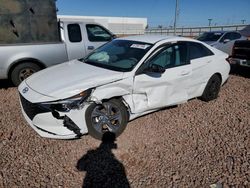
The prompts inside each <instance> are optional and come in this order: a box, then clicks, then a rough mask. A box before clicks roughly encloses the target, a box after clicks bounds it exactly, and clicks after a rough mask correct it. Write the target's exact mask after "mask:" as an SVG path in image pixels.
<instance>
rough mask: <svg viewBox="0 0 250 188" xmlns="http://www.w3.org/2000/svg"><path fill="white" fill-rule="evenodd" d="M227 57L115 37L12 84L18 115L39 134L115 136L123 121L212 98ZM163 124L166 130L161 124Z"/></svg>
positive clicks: (200, 47)
mask: <svg viewBox="0 0 250 188" xmlns="http://www.w3.org/2000/svg"><path fill="white" fill-rule="evenodd" d="M226 58H227V55H226V54H225V53H223V52H221V51H219V50H217V49H215V48H213V47H210V46H208V45H206V44H204V43H202V42H199V41H196V40H192V39H187V38H181V37H166V36H133V37H126V38H120V39H115V40H113V41H111V42H109V43H107V44H105V45H103V46H102V47H100V48H98V49H97V50H95V51H94V52H93V53H92V54H90V55H89V56H88V57H86V58H84V59H80V60H74V61H70V62H68V63H64V64H61V65H57V66H54V67H51V68H48V69H45V70H43V71H40V72H38V73H35V74H34V75H32V76H31V77H29V78H27V79H26V80H25V81H23V82H22V84H21V85H20V86H19V92H20V101H21V106H22V112H23V115H24V117H25V119H26V120H27V122H28V123H29V124H30V126H31V127H32V128H33V129H34V130H35V131H36V132H37V133H38V134H39V135H41V136H42V137H47V138H57V139H72V138H76V137H80V136H82V135H84V134H87V133H89V134H90V135H91V136H93V137H94V138H97V139H101V137H102V135H103V133H105V132H106V131H111V132H114V133H115V134H116V136H119V135H120V134H121V133H122V132H123V131H124V129H125V127H126V125H127V123H128V121H130V120H132V119H134V118H136V117H139V116H141V115H144V114H147V113H150V112H152V111H156V110H158V109H160V108H163V107H166V106H171V105H176V104H180V103H184V102H186V101H188V100H189V99H192V98H196V97H201V99H203V100H205V101H210V100H213V99H215V98H217V96H218V93H219V90H220V87H221V86H222V84H223V83H224V82H225V81H226V80H227V79H228V75H229V70H230V66H229V64H228V62H227V61H226ZM166 126H167V125H166Z"/></svg>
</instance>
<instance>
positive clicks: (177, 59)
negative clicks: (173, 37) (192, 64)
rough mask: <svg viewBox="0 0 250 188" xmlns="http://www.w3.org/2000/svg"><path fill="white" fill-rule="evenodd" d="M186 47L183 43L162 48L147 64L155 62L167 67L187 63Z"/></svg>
mask: <svg viewBox="0 0 250 188" xmlns="http://www.w3.org/2000/svg"><path fill="white" fill-rule="evenodd" d="M187 63H188V62H187V48H186V45H185V44H175V45H173V46H170V47H167V48H165V49H164V48H163V49H162V50H160V52H159V53H157V54H156V55H155V56H154V57H153V58H152V59H151V60H150V63H149V65H152V64H157V65H160V66H161V67H163V68H165V69H167V68H172V67H176V66H180V65H185V64H187Z"/></svg>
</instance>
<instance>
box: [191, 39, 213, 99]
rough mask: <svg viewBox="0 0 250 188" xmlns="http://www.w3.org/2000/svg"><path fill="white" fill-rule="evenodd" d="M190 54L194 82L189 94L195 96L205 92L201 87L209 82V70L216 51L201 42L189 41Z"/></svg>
mask: <svg viewBox="0 0 250 188" xmlns="http://www.w3.org/2000/svg"><path fill="white" fill-rule="evenodd" d="M188 55H189V57H188V58H189V59H190V62H191V66H192V76H191V80H192V82H190V87H189V88H188V96H189V98H194V97H198V96H200V95H201V92H203V91H201V90H200V89H201V88H202V85H203V84H206V82H207V75H208V74H207V71H208V69H209V67H210V66H211V63H212V60H213V57H212V56H214V53H213V52H212V51H211V50H209V49H208V48H207V47H206V46H204V45H203V44H201V43H198V42H188Z"/></svg>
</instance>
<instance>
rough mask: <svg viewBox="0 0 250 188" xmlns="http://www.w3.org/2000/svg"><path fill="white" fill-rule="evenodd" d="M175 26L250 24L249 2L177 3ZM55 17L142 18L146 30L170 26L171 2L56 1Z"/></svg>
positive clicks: (195, 0)
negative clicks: (209, 19)
mask: <svg viewBox="0 0 250 188" xmlns="http://www.w3.org/2000/svg"><path fill="white" fill-rule="evenodd" d="M179 5H180V6H179V10H180V11H179V17H178V26H180V27H182V26H205V25H208V18H212V19H213V20H212V25H214V24H217V25H220V24H238V23H241V20H242V19H245V20H246V23H250V0H179ZM57 7H58V9H59V12H58V14H61V15H82V16H118V17H146V18H148V24H149V26H158V25H163V26H170V25H173V22H174V10H175V0H120V1H117V0H73V1H69V0H57Z"/></svg>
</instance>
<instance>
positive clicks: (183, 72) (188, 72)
mask: <svg viewBox="0 0 250 188" xmlns="http://www.w3.org/2000/svg"><path fill="white" fill-rule="evenodd" d="M189 74H190V71H182V72H181V76H186V75H189Z"/></svg>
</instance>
